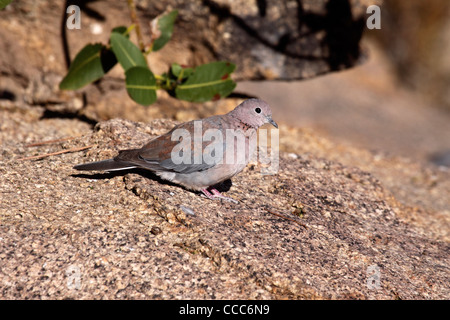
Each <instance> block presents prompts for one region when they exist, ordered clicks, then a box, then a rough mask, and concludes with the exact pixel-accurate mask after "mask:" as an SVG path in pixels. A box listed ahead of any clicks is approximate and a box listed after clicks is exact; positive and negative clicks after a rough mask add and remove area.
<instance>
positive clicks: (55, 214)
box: [0, 110, 450, 299]
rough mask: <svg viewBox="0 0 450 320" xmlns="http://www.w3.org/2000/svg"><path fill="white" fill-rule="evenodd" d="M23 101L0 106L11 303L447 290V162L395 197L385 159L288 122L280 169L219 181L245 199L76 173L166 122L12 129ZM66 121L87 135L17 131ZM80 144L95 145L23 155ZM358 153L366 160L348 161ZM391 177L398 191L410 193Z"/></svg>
mask: <svg viewBox="0 0 450 320" xmlns="http://www.w3.org/2000/svg"><path fill="white" fill-rule="evenodd" d="M30 112H31V110H21V111H18V110H8V111H6V110H2V111H1V114H2V115H3V120H4V122H3V123H4V124H5V125H4V127H5V129H8V130H5V131H4V130H2V135H1V138H2V159H1V166H0V171H1V176H0V183H1V185H2V189H1V192H2V197H1V201H0V221H1V225H0V266H1V268H0V295H1V297H2V298H3V299H8V298H29V299H50V298H56V299H67V298H75V299H81V298H83V299H90V298H91V299H124V298H127V299H143V298H145V299H182V298H183V299H263V298H264V299H323V298H325V299H329V298H332V299H349V298H350V299H352V298H356V299H448V298H449V297H450V291H449V287H448V274H449V249H450V245H449V239H450V237H449V230H450V229H449V221H448V216H449V213H448V207H449V206H448V205H449V198H448V197H442V196H443V195H444V194H445V193H447V194H449V193H448V192H449V186H448V181H449V180H450V179H449V178H450V173H449V172H448V171H439V170H437V169H434V168H427V169H426V170H428V172H429V174H430V175H432V176H433V177H434V180H433V182H432V183H433V186H430V185H428V183H431V182H430V181H428V180H426V181H425V180H424V181H421V183H420V185H421V186H422V190H417V194H416V195H415V199H416V200H417V202H418V203H411V202H409V200H410V198H409V197H408V196H406V197H405V198H403V199H402V198H401V199H400V200H399V199H396V198H394V197H393V192H392V191H393V190H394V189H392V184H389V183H384V182H383V180H385V181H386V178H385V177H381V178H378V179H377V178H376V175H377V174H378V171H377V170H376V169H377V166H379V164H377V159H376V158H375V157H374V156H373V155H371V154H370V153H368V152H366V151H364V150H357V149H353V150H350V149H346V150H343V149H342V148H341V147H339V146H336V145H331V143H330V142H328V141H325V140H321V139H320V138H317V137H315V136H313V135H311V134H309V133H308V132H304V131H298V129H288V128H286V127H284V126H281V129H280V130H281V132H282V133H283V131H284V133H285V134H284V135H281V134H280V136H285V137H288V136H289V137H291V138H292V137H294V138H293V139H292V140H289V141H285V140H283V139H282V141H281V147H282V149H285V150H286V149H287V148H288V149H289V152H281V154H280V170H279V172H278V173H277V174H276V175H266V176H262V175H261V173H260V169H261V167H260V165H259V164H258V163H254V164H252V165H249V166H248V167H247V168H246V170H245V171H244V172H242V173H241V174H240V175H238V176H237V177H235V178H234V179H233V181H232V185H231V187H230V186H228V187H227V186H225V188H226V189H228V188H229V191H228V192H226V194H227V195H228V196H231V197H234V198H235V199H237V200H239V201H240V203H239V204H237V205H236V204H231V203H222V202H218V201H211V200H208V199H205V198H203V197H201V196H200V195H198V194H195V193H192V192H190V191H187V190H184V189H182V188H180V187H177V186H173V185H171V184H167V183H160V182H159V181H157V180H155V178H154V177H153V176H152V175H151V174H148V173H146V172H142V171H134V172H124V173H116V174H108V173H99V174H96V173H93V174H91V173H88V174H80V173H79V172H77V171H75V170H73V169H72V166H73V165H74V164H77V163H81V162H85V161H91V160H97V159H104V158H107V157H111V156H113V155H114V154H115V153H116V152H117V150H119V149H123V148H128V147H134V146H138V145H140V144H142V143H143V142H145V141H146V140H147V139H149V138H150V137H151V136H155V135H158V134H161V133H163V132H165V131H166V130H167V129H169V128H171V127H172V126H173V122H172V121H168V120H155V121H153V122H151V123H149V124H147V125H146V124H142V123H134V122H131V121H125V120H111V121H107V122H102V123H100V124H98V125H97V126H96V127H95V130H94V131H92V132H89V131H88V130H86V127H85V125H84V124H82V125H80V123H78V121H76V120H62V119H52V120H48V121H47V122H46V123H43V122H42V121H39V120H36V119H34V120H33V117H31V118H28V119H29V120H28V121H29V123H28V124H25V125H24V124H21V125H18V126H17V123H20V122H22V121H23V120H24V119H25V118H27V117H28V116H29V115H30ZM14 124H16V130H10V127H9V126H11V127H13V126H14ZM58 126H60V127H71V128H72V130H73V131H78V133H81V132H84V134H83V135H82V136H79V135H78V136H77V137H74V138H73V139H70V140H67V141H62V142H59V143H58V142H55V143H53V144H45V145H39V146H35V147H26V146H24V145H23V143H21V142H17V141H24V142H27V143H28V142H33V141H34V142H36V141H42V140H47V139H51V138H58V136H57V134H56V133H52V132H51V131H50V132H47V131H45V130H44V131H43V130H41V128H45V129H47V128H49V127H58ZM30 127H33V128H34V131H30V132H28V133H27V135H24V133H23V132H24V131H26V128H30ZM286 133H289V135H287V134H286ZM18 137H21V139H20V140H18ZM59 137H60V136H59ZM294 140H296V141H297V142H298V144H295V143H292V142H293V141H294ZM84 146H91V148H90V149H88V151H82V152H74V153H64V154H61V155H56V156H48V157H44V158H42V159H40V160H20V158H23V157H26V156H33V155H36V154H45V153H49V152H56V151H61V150H70V149H72V148H75V147H84ZM333 150H336V151H334V152H333ZM325 151H327V157H326V158H324V157H321V153H322V152H325ZM342 154H345V155H346V156H342ZM362 155H364V156H363V157H361V156H362ZM331 159H342V160H343V161H342V162H347V163H348V164H347V165H345V164H342V163H339V162H338V161H336V160H331ZM349 159H350V160H349ZM355 159H356V160H355ZM361 159H363V161H366V163H365V169H366V170H361V169H359V168H357V167H355V166H352V165H350V164H349V163H350V162H351V161H353V162H354V163H356V162H358V161H359V162H360V163H361ZM383 161H390V162H391V165H390V168H391V171H389V175H390V178H391V179H393V180H395V179H396V178H399V177H400V178H401V177H403V179H407V178H406V177H409V179H412V178H413V177H411V176H410V175H409V173H407V170H410V169H412V168H415V167H416V164H414V163H403V162H401V161H399V160H396V159H389V160H383ZM371 169H375V171H373V173H370V170H371ZM380 171H381V169H380ZM426 178H427V177H423V179H426ZM410 182H411V180H410ZM398 187H400V189H401V190H400V192H399V193H398V194H401V192H405V193H407V191H408V190H409V189H408V188H413V186H412V185H408V184H405V185H403V186H398ZM419 189H420V188H419ZM420 191H422V192H423V194H420ZM436 191H439V192H443V193H441V194H440V196H441V198H442V199H441V201H442V203H441V205H442V206H443V207H442V208H441V206H440V205H437V204H436V206H435V207H433V206H430V205H429V203H427V202H421V200H424V199H425V198H426V197H429V196H430V195H433V194H434V193H435V192H436ZM446 210H447V211H446ZM418 216H420V218H418ZM416 218H417V219H416ZM373 267H375V268H378V271H379V276H380V278H379V280H380V282H379V283H378V282H377V281H376V280H377V279H375V278H374V274H373V272H374V271H371V269H368V268H373ZM372 280H375V282H373V283H372V282H370V283H369V284H368V281H372ZM377 283H378V284H379V287H377ZM374 286H375V287H374ZM370 288H372V289H370Z"/></svg>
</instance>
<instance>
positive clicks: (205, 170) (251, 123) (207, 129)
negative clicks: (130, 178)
mask: <svg viewBox="0 0 450 320" xmlns="http://www.w3.org/2000/svg"><path fill="white" fill-rule="evenodd" d="M266 123H270V124H272V125H273V126H275V127H276V128H278V125H277V124H276V123H275V121H273V120H272V111H271V110H270V107H269V105H268V104H267V103H266V102H264V101H262V100H258V99H249V100H246V101H244V102H243V103H241V104H240V105H238V106H237V107H236V108H235V109H234V110H233V111H231V112H229V113H227V114H225V115H218V116H212V117H209V118H205V119H202V120H193V121H189V122H185V123H182V124H179V125H177V126H175V127H174V128H173V129H172V130H170V131H169V132H167V133H165V134H163V135H161V136H159V137H156V138H155V139H153V140H151V141H149V142H148V143H147V144H145V145H144V146H143V147H142V148H140V149H130V150H121V151H119V154H118V155H117V156H116V157H115V158H113V159H108V160H103V161H97V162H91V163H86V164H80V165H77V166H75V167H74V169H77V170H102V171H116V170H125V169H132V168H143V169H147V170H150V171H152V172H154V173H155V174H156V175H158V176H159V177H161V178H162V179H164V180H168V181H171V182H173V183H176V184H179V185H182V186H184V187H186V188H187V189H190V190H195V191H202V192H203V194H204V195H205V196H206V197H207V198H209V199H224V200H228V201H232V202H236V201H235V200H234V199H231V198H228V197H225V196H224V195H222V194H221V193H220V192H219V191H218V190H216V189H215V188H214V186H215V185H217V184H219V183H221V182H223V181H225V180H227V179H230V178H231V177H233V176H234V175H236V174H238V173H239V172H241V171H242V170H243V169H244V168H245V167H246V166H247V164H248V162H249V160H250V157H251V155H252V152H253V151H254V150H255V148H256V131H257V129H258V128H259V127H260V126H262V125H264V124H266Z"/></svg>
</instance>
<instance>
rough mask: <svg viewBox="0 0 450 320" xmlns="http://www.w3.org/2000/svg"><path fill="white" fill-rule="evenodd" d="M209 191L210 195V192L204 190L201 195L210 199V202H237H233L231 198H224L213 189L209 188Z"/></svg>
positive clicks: (234, 201)
mask: <svg viewBox="0 0 450 320" xmlns="http://www.w3.org/2000/svg"><path fill="white" fill-rule="evenodd" d="M210 190H211V192H212V194H211V192H209V191H208V189H206V188H205V189H202V192H203V194H204V195H205V196H206V197H207V198H208V199H211V200H215V199H223V200H226V201H230V202H233V203H238V201H236V200H234V199H233V198H229V197H225V196H224V195H223V194H221V193H220V192H219V191H218V190H216V189H214V188H211V189H210Z"/></svg>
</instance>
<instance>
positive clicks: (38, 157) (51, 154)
mask: <svg viewBox="0 0 450 320" xmlns="http://www.w3.org/2000/svg"><path fill="white" fill-rule="evenodd" d="M93 146H94V145H90V146H86V147H81V148H72V149H67V150H62V151H58V152H52V153H47V154H41V155H38V156H32V157H25V158H20V159H17V161H22V160H36V159H42V158H46V157H50V156H56V155H59V154H63V153H69V152H77V151H83V150H86V149H89V148H92V147H93Z"/></svg>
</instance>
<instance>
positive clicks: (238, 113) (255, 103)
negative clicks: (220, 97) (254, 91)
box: [230, 99, 278, 129]
mask: <svg viewBox="0 0 450 320" xmlns="http://www.w3.org/2000/svg"><path fill="white" fill-rule="evenodd" d="M230 114H231V115H232V116H233V117H236V118H237V119H238V120H240V121H241V122H243V123H245V124H247V125H249V126H251V127H253V128H255V129H258V128H259V127H261V126H262V125H264V124H266V123H270V124H272V125H273V126H274V127H275V128H278V125H277V123H276V122H275V121H273V120H272V110H270V107H269V105H268V104H267V103H266V102H264V101H262V100H259V99H248V100H245V101H244V102H242V103H241V104H240V105H238V106H237V107H236V108H235V109H234V110H233V111H231V112H230Z"/></svg>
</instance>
